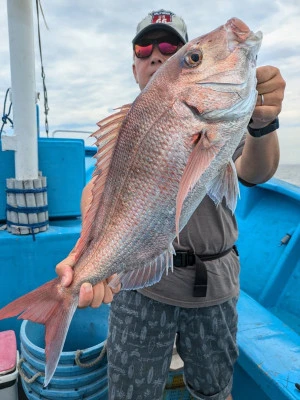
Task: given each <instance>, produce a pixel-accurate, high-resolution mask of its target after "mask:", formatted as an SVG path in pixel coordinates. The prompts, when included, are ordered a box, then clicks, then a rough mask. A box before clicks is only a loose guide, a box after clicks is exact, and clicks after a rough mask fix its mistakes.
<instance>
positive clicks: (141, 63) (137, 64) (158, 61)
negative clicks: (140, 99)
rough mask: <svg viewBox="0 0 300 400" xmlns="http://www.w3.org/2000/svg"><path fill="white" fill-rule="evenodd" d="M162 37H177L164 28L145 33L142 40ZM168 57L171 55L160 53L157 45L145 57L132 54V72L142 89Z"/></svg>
mask: <svg viewBox="0 0 300 400" xmlns="http://www.w3.org/2000/svg"><path fill="white" fill-rule="evenodd" d="M164 37H165V38H166V41H167V39H168V38H173V40H174V39H177V36H176V35H172V34H171V33H169V32H166V31H164V30H157V31H152V32H149V33H146V34H145V35H144V36H143V37H142V40H143V41H144V40H145V39H161V38H164ZM170 57H171V55H164V54H162V53H161V52H160V51H159V49H158V46H157V45H155V46H154V49H153V52H152V54H151V55H150V56H149V57H147V58H138V57H137V56H136V55H135V54H134V62H133V66H132V68H133V74H134V77H135V80H136V82H137V83H138V85H139V87H140V89H141V90H142V89H144V87H145V86H146V85H147V83H148V82H149V80H150V78H151V77H152V75H153V74H154V73H155V72H156V71H157V70H158V68H159V67H161V66H162V64H163V63H164V62H165V61H166V60H167V59H168V58H170Z"/></svg>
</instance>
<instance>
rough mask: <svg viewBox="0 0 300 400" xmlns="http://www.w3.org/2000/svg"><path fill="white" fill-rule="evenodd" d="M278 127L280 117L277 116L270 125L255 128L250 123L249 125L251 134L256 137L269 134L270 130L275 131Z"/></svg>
mask: <svg viewBox="0 0 300 400" xmlns="http://www.w3.org/2000/svg"><path fill="white" fill-rule="evenodd" d="M250 123H251V121H250ZM278 128H279V119H278V118H275V119H274V121H272V122H271V123H270V124H269V125H267V126H265V127H264V128H260V129H253V128H251V127H250V126H249V125H248V127H247V129H248V132H249V133H250V135H251V136H253V137H256V138H259V137H261V136H264V135H267V134H268V133H270V132H274V131H276V129H278Z"/></svg>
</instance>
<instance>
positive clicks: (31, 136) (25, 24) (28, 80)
mask: <svg viewBox="0 0 300 400" xmlns="http://www.w3.org/2000/svg"><path fill="white" fill-rule="evenodd" d="M7 14H8V31H9V46H10V68H11V86H12V103H13V120H14V135H13V137H10V138H8V137H3V145H4V146H3V147H4V148H3V149H5V150H15V177H16V179H18V180H27V179H36V178H38V151H37V121H36V87H35V56H34V30H33V7H32V0H7ZM6 139H8V140H7V141H6Z"/></svg>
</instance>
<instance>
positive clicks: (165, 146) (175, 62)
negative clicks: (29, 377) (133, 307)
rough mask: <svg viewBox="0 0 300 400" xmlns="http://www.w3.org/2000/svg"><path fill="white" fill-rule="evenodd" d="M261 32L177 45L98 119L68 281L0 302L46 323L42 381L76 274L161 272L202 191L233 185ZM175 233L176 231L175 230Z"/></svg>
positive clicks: (73, 297)
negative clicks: (124, 102) (139, 87)
mask: <svg viewBox="0 0 300 400" xmlns="http://www.w3.org/2000/svg"><path fill="white" fill-rule="evenodd" d="M261 38H262V34H261V33H260V32H258V33H256V34H254V33H253V32H251V31H250V29H249V28H248V27H247V25H245V24H244V23H243V22H242V21H241V20H239V19H237V18H232V19H230V20H229V21H228V22H227V23H226V24H225V25H223V26H221V27H219V28H218V29H216V30H214V31H212V32H210V33H208V34H207V35H204V36H201V37H198V38H196V39H194V40H192V41H190V42H189V43H187V44H186V45H185V46H183V47H182V48H181V49H180V50H179V51H178V52H177V53H176V54H175V55H173V56H172V57H171V58H170V59H169V60H168V61H167V62H166V63H165V64H163V65H162V66H161V67H160V68H159V70H158V71H157V72H156V73H155V75H154V76H153V77H152V78H151V80H150V82H149V83H148V85H147V86H146V88H145V89H144V90H143V91H142V92H141V94H140V95H139V96H138V97H137V99H136V100H135V101H134V103H133V104H132V106H124V107H122V108H121V109H119V111H118V112H116V113H115V114H113V115H112V116H110V117H108V118H106V119H104V120H103V121H102V122H100V123H99V125H100V129H99V130H98V131H97V132H96V133H95V134H94V136H95V137H96V138H97V145H98V152H97V155H96V157H97V163H96V169H95V177H94V185H93V189H92V201H91V205H90V208H89V210H88V212H87V214H86V217H85V219H84V222H83V228H82V233H81V236H80V239H79V241H78V244H77V246H76V263H75V268H74V269H75V273H74V280H73V283H72V285H71V286H70V287H68V288H64V287H62V286H61V283H60V279H59V278H57V279H54V280H52V281H50V282H48V283H46V284H45V285H43V286H41V287H39V288H38V289H36V290H34V291H32V292H30V293H29V294H26V295H24V296H23V297H21V298H19V299H17V300H15V301H14V302H12V303H10V304H9V305H7V306H6V307H4V308H3V309H2V310H0V318H1V319H3V318H7V317H13V316H16V315H18V314H21V315H20V316H19V318H22V319H29V320H31V321H35V322H38V323H42V324H45V326H46V349H45V351H46V371H45V381H44V385H45V386H46V385H47V384H48V383H49V381H50V380H51V378H52V376H53V374H54V371H55V368H56V366H57V363H58V359H59V355H60V353H61V351H62V348H63V344H64V341H65V337H66V334H67V331H68V328H69V324H70V322H71V319H72V317H73V314H74V312H75V310H76V307H77V305H78V296H79V289H80V286H81V284H82V283H83V282H86V281H88V282H91V283H92V284H95V283H97V282H99V281H101V280H103V279H105V278H107V277H109V276H111V275H112V274H114V273H117V274H118V278H117V280H116V282H115V283H117V282H119V281H121V283H122V288H123V289H130V288H141V287H144V286H146V285H151V284H154V283H155V282H157V281H159V279H160V278H161V276H162V274H163V272H164V271H166V270H167V269H168V268H172V266H173V264H172V263H173V252H174V250H173V247H172V242H173V240H174V238H175V237H176V235H178V234H179V232H180V230H181V229H182V228H183V227H184V225H185V224H186V223H187V221H188V220H189V218H190V216H191V215H192V213H193V212H194V210H195V209H196V207H197V206H198V205H199V203H200V202H201V200H202V199H203V197H204V196H205V195H206V194H208V195H210V196H211V197H212V198H213V199H214V201H215V202H216V204H218V203H219V202H220V201H221V200H222V198H223V197H224V196H225V198H226V200H227V205H228V207H230V208H231V209H232V210H234V207H235V203H236V196H237V191H238V189H237V188H238V185H237V176H236V172H235V169H234V166H233V163H232V161H231V159H232V155H233V152H234V151H235V149H236V147H237V146H238V144H239V142H240V140H241V138H242V135H243V134H244V133H245V130H246V127H247V124H248V122H249V120H250V118H251V114H252V112H253V109H254V107H255V103H256V97H257V92H256V69H255V66H256V58H257V52H258V49H259V47H260V44H261ZM179 237H180V236H179Z"/></svg>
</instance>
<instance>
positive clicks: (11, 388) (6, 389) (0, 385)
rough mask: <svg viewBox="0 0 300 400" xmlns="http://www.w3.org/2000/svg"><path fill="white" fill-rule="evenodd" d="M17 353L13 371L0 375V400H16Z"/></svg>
mask: <svg viewBox="0 0 300 400" xmlns="http://www.w3.org/2000/svg"><path fill="white" fill-rule="evenodd" d="M18 362H19V352H18V351H17V362H16V368H15V370H14V371H12V372H10V373H7V374H5V375H0V399H1V400H18V398H19V397H18V369H17V365H18Z"/></svg>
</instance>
